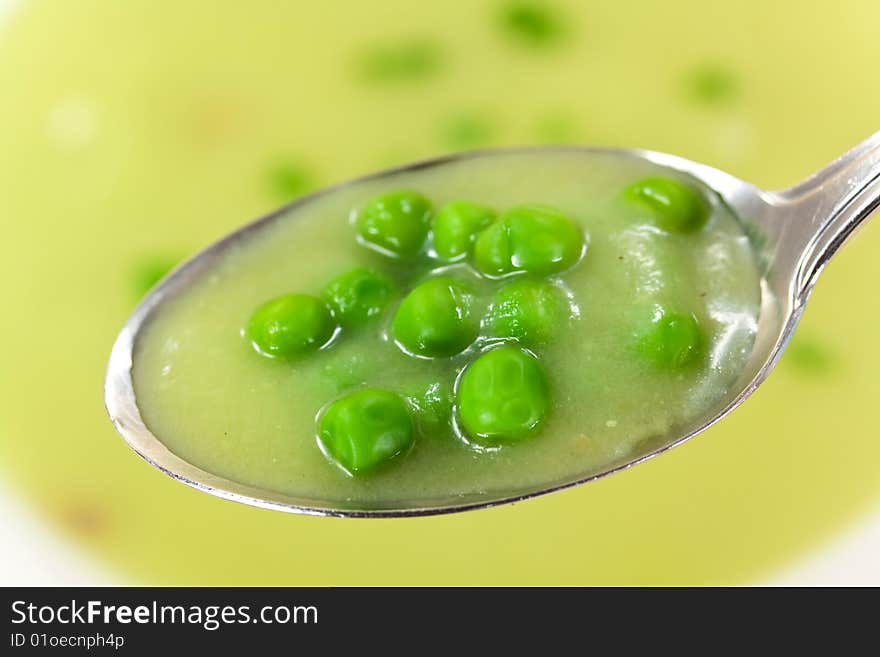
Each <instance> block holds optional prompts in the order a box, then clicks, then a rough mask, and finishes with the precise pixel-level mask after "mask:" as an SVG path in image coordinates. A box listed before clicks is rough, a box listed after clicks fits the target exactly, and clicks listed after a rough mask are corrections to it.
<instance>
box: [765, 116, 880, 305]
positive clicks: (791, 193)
mask: <svg viewBox="0 0 880 657" xmlns="http://www.w3.org/2000/svg"><path fill="white" fill-rule="evenodd" d="M775 196H776V197H777V199H778V200H779V201H780V202H781V205H783V206H785V207H786V210H787V212H786V214H787V215H788V216H787V217H786V220H787V221H792V222H797V225H798V230H797V232H798V233H799V234H800V235H802V236H803V238H804V246H803V251H802V255H801V258H800V262H799V266H798V270H797V274H796V276H795V279H794V284H795V290H794V292H795V299H796V300H797V301H798V303H799V304H800V303H803V302H805V301H806V299H807V297H808V296H809V294H810V291H811V290H812V289H813V286H814V285H815V284H816V279H817V278H818V277H819V274H820V273H822V270H823V269H824V268H825V265H827V264H828V261H829V260H831V257H832V256H833V255H834V254H835V253H836V252H837V250H838V249H839V248H840V247H841V246H843V244H844V243H845V242H846V241H847V240H848V239H849V238H850V237H851V236H852V235H853V234H854V233H855V231H856V229H857V228H858V227H859V226H861V225H862V223H863V222H864V221H865V220H867V219H868V217H870V216H872V215H873V214H874V213H875V211H876V210H877V208H878V207H880V132H877V133H875V134H874V135H872V136H871V137H869V138H868V139H866V140H865V141H864V142H862V143H861V144H859V145H858V146H856V147H855V148H853V149H852V150H851V151H849V152H848V153H846V154H844V155H843V156H841V157H840V158H838V159H837V160H835V161H834V162H832V163H831V164H829V165H828V166H827V167H825V168H824V169H822V170H821V171H819V172H817V173H815V174H814V175H812V176H811V177H810V178H808V179H807V180H805V181H804V182H802V183H800V184H799V185H796V186H794V187H792V188H790V189H787V190H784V191H781V192H777V193H776V194H775Z"/></svg>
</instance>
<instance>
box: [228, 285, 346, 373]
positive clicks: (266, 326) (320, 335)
mask: <svg viewBox="0 0 880 657" xmlns="http://www.w3.org/2000/svg"><path fill="white" fill-rule="evenodd" d="M335 330H336V322H334V320H333V316H332V315H331V314H330V310H329V309H328V308H327V306H326V305H325V304H324V302H323V301H321V300H320V299H317V298H315V297H313V296H309V295H307V294H286V295H284V296H282V297H278V298H276V299H272V300H271V301H267V302H266V303H264V304H263V305H262V306H260V307H259V308H257V310H256V311H255V312H254V314H253V315H251V318H250V320H249V321H248V323H247V326H246V327H245V333H246V335H247V337H248V338H249V339H250V341H251V344H252V345H253V346H254V348H255V349H256V350H257V351H259V352H260V353H261V354H263V355H264V356H270V357H273V358H294V357H297V356H303V355H305V354H308V353H311V352H313V351H317V350H318V349H320V348H321V347H322V346H324V345H325V344H327V342H328V341H329V340H330V338H331V337H333V332H334V331H335Z"/></svg>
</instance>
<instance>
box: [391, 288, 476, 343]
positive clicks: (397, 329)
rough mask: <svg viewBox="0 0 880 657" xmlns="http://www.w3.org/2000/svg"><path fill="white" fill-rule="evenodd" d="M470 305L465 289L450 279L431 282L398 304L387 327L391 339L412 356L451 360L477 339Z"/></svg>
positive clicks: (469, 298) (471, 303)
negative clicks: (447, 358)
mask: <svg viewBox="0 0 880 657" xmlns="http://www.w3.org/2000/svg"><path fill="white" fill-rule="evenodd" d="M473 305H474V295H473V294H472V293H471V291H470V288H469V287H467V286H466V285H464V284H463V283H460V282H459V281H456V280H454V279H451V278H446V277H443V276H440V277H438V278H433V279H431V280H429V281H427V282H425V283H422V284H421V285H419V286H418V287H416V288H415V289H414V290H413V291H412V292H410V293H409V294H408V295H407V296H406V298H404V300H403V302H401V304H400V307H399V308H398V309H397V313H396V314H395V315H394V321H393V322H392V325H391V330H392V333H393V334H394V339H395V340H396V341H397V344H398V345H400V346H401V347H402V348H403V349H404V350H405V351H407V352H408V353H410V354H413V355H416V356H424V357H446V356H453V355H455V354H457V353H459V352H460V351H463V350H464V349H466V348H467V347H468V346H469V345H470V344H471V343H472V342H473V341H474V339H476V337H477V333H478V331H479V326H478V320H477V318H476V317H475V313H474V312H473Z"/></svg>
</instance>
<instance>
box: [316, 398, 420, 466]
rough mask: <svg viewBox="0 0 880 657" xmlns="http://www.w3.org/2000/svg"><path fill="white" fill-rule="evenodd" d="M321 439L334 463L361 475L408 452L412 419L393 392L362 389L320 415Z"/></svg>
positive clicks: (412, 436)
mask: <svg viewBox="0 0 880 657" xmlns="http://www.w3.org/2000/svg"><path fill="white" fill-rule="evenodd" d="M318 440H319V441H320V443H321V446H322V447H323V448H324V453H325V454H327V456H329V457H330V458H331V459H333V461H335V462H336V463H338V464H339V465H340V466H342V467H343V468H344V469H345V470H346V471H347V472H349V473H351V474H359V473H362V472H366V471H368V470H372V469H373V468H375V467H377V466H379V465H382V464H383V463H386V462H388V461H390V460H391V459H393V458H394V457H396V456H399V455H400V454H403V453H404V452H405V451H406V450H407V449H409V447H410V446H411V445H412V443H413V440H414V431H413V423H412V418H411V417H410V414H409V409H408V408H407V407H406V403H405V402H404V401H403V400H402V399H401V398H400V397H398V396H397V395H395V394H394V393H393V392H388V391H387V390H377V389H375V388H368V389H366V390H359V391H358V392H354V393H351V394H350V395H346V396H345V397H343V398H342V399H338V400H336V401H335V402H333V403H332V404H330V406H328V407H327V409H326V410H325V411H324V412H323V413H322V414H321V417H320V418H319V420H318Z"/></svg>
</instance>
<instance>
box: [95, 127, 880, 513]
mask: <svg viewBox="0 0 880 657" xmlns="http://www.w3.org/2000/svg"><path fill="white" fill-rule="evenodd" d="M555 148H556V149H557V150H569V151H581V152H593V153H605V154H613V155H616V156H618V157H623V158H631V159H633V160H639V159H641V160H648V161H650V162H653V163H655V164H658V165H661V166H665V167H668V168H670V169H672V170H677V171H679V172H682V173H684V174H687V175H690V176H692V177H693V178H696V179H698V180H700V181H702V182H703V183H705V184H706V185H707V186H708V187H710V188H711V189H713V190H714V191H715V192H716V193H717V194H718V195H719V196H720V197H721V198H722V199H723V200H724V201H725V202H726V203H727V204H728V206H730V208H731V209H732V210H733V211H734V213H735V214H736V215H737V217H738V218H739V220H740V222H741V223H742V225H743V228H744V230H745V233H746V234H747V235H748V238H749V240H750V241H751V245H752V248H753V250H754V253H755V255H756V260H757V262H758V267H759V271H760V272H761V276H762V280H761V307H760V314H759V318H758V327H757V332H756V336H755V342H754V346H753V349H752V353H751V356H750V358H749V360H748V362H747V364H746V366H745V368H744V370H743V372H742V373H741V375H740V377H739V379H738V381H737V382H736V383H735V384H734V385H733V386H732V387H731V389H730V391H729V392H728V394H727V396H726V397H725V399H724V400H722V402H721V403H719V404H718V405H717V407H716V408H713V409H711V410H710V411H709V412H708V413H707V414H706V415H705V416H703V417H700V418H697V419H696V420H695V421H694V422H693V423H691V425H690V426H689V427H688V428H687V429H686V430H685V431H683V432H682V434H681V435H666V436H660V437H658V438H656V439H654V440H653V441H648V442H645V443H643V444H640V445H639V446H638V447H637V448H635V451H634V452H632V453H630V454H628V455H626V456H624V457H621V458H620V459H619V460H617V461H613V462H611V463H609V464H607V465H606V466H605V467H603V468H602V469H601V470H600V471H589V472H584V473H580V474H578V475H574V476H572V477H571V478H570V480H567V481H563V482H561V483H560V482H554V483H553V484H552V485H548V486H541V485H531V486H524V487H522V488H518V489H515V490H505V491H498V492H494V493H491V494H486V495H480V496H469V497H463V496H461V495H456V494H454V493H451V494H450V495H449V496H448V497H447V498H445V499H432V500H419V501H412V502H409V503H404V502H400V503H396V505H394V506H383V507H381V508H364V507H362V506H358V505H357V502H356V501H354V502H347V503H341V502H331V501H328V500H320V499H308V498H296V497H291V496H289V495H284V494H281V493H277V492H274V491H271V490H266V489H261V488H258V487H253V486H246V485H243V484H241V483H238V482H236V481H233V480H230V479H226V478H224V477H221V476H218V475H215V474H212V473H210V472H207V471H205V470H203V469H201V468H199V467H198V466H196V465H194V464H192V463H189V462H187V461H185V460H184V459H182V458H181V457H179V456H177V455H176V454H174V453H173V452H171V451H170V450H169V449H168V448H167V447H166V446H165V445H164V444H163V443H162V442H161V441H160V440H159V438H157V437H156V436H155V435H153V434H152V433H151V432H150V429H149V428H148V427H147V426H146V425H145V423H144V420H143V418H142V417H141V415H140V412H139V410H138V405H137V399H136V396H135V391H134V387H133V384H132V376H131V372H132V358H133V354H134V350H135V346H136V345H137V342H138V335H139V333H140V331H141V329H142V328H143V327H144V326H145V325H146V324H147V322H148V321H149V320H150V318H151V317H152V316H153V315H154V314H155V313H156V312H157V311H158V310H159V309H160V308H161V307H162V305H163V304H164V303H166V302H167V301H168V300H169V299H172V298H173V297H174V296H175V295H177V294H178V292H180V291H181V290H183V289H185V288H186V287H187V285H188V284H189V283H190V282H191V281H192V280H194V278H196V277H197V276H198V275H200V273H202V272H203V271H205V270H206V268H208V267H210V266H211V265H212V263H214V262H215V261H216V260H217V259H218V258H219V257H220V256H221V255H222V254H223V253H224V252H225V251H226V250H227V249H229V248H230V247H231V246H234V245H236V244H237V243H239V242H240V241H241V240H242V239H244V238H246V237H247V236H248V235H249V234H251V233H253V232H254V231H258V230H260V229H262V228H264V227H265V226H267V225H269V224H272V223H273V222H276V221H279V220H281V219H283V218H284V217H285V216H286V215H287V214H288V213H289V211H291V210H292V209H294V208H298V207H300V206H301V205H304V204H307V203H309V202H310V200H311V199H314V198H316V197H320V196H323V195H326V194H332V193H333V192H334V191H337V190H339V189H340V188H343V187H345V186H348V185H352V184H356V183H358V182H360V181H352V182H349V183H343V184H342V185H339V186H336V187H331V188H329V189H327V190H324V191H321V192H318V193H317V194H314V195H312V196H309V197H306V198H303V199H300V200H298V201H296V202H294V203H293V204H291V205H289V206H287V207H285V208H282V209H281V210H279V211H277V212H275V213H273V214H271V215H269V216H267V217H264V218H262V219H260V220H258V221H256V222H254V223H251V224H249V225H247V226H245V227H244V228H241V229H240V230H238V231H236V232H235V233H233V234H231V235H229V236H228V237H226V238H225V239H223V240H221V241H220V242H217V243H216V244H214V245H213V246H210V247H208V248H207V249H206V250H204V251H202V252H201V253H199V254H198V255H196V256H195V257H193V258H192V259H191V260H189V261H188V262H186V263H184V264H183V265H181V266H180V267H178V268H177V269H176V270H175V271H174V272H172V273H171V274H170V275H169V276H168V277H166V278H165V279H164V280H163V281H162V282H161V283H160V284H159V285H158V286H157V287H156V288H154V289H153V291H152V292H151V293H150V294H149V295H148V296H147V297H146V298H145V299H144V300H143V302H142V303H141V304H140V306H139V307H138V308H137V309H136V310H135V312H134V314H133V315H132V316H131V318H130V319H129V320H128V322H127V323H126V325H125V326H124V327H123V329H122V332H121V333H120V334H119V336H118V338H117V339H116V343H115V344H114V346H113V350H112V352H111V355H110V362H109V365H108V368H107V378H106V381H105V386H104V395H105V404H106V406H107V411H108V413H109V415H110V419H111V420H112V422H113V424H114V426H115V427H116V429H117V431H118V432H119V433H120V434H121V435H122V437H123V439H124V440H125V441H126V442H127V443H128V445H129V446H130V447H131V448H132V449H133V450H134V451H135V452H137V453H138V454H139V455H140V456H141V457H143V458H144V459H145V460H146V461H147V462H149V463H150V464H152V465H153V466H154V467H156V468H158V469H159V470H161V471H162V472H164V473H166V474H168V475H169V476H171V477H173V478H174V479H177V480H178V481H181V482H183V483H185V484H187V485H189V486H192V487H193V488H196V489H198V490H201V491H204V492H206V493H210V494H212V495H216V496H217V497H221V498H224V499H228V500H232V501H235V502H240V503H243V504H249V505H252V506H256V507H261V508H266V509H274V510H278V511H286V512H291V513H302V514H310V515H330V516H345V517H380V516H382V517H391V516H417V515H430V514H439V513H449V512H453V511H463V510H467V509H476V508H481V507H490V506H495V505H498V504H503V503H507V502H515V501H518V500H522V499H526V498H529V497H534V496H536V495H541V494H544V493H549V492H552V491H555V490H560V489H563V488H568V487H570V486H574V485H577V484H582V483H586V482H588V481H593V480H595V479H599V478H600V477H604V476H606V475H609V474H611V473H613V472H618V471H620V470H625V469H627V468H630V467H632V466H633V465H636V464H638V463H642V462H644V461H646V460H648V459H649V458H652V457H654V456H656V455H658V454H660V453H662V452H665V451H666V450H668V449H670V448H671V447H674V446H676V445H679V444H681V443H683V442H685V441H686V440H689V439H690V438H693V437H694V436H695V435H697V434H698V433H700V432H702V431H704V430H706V429H707V428H709V427H710V426H712V425H713V424H715V423H716V422H718V421H719V420H721V419H722V418H723V417H725V416H726V415H727V414H728V413H730V412H731V411H733V410H734V409H735V408H736V407H738V406H739V405H740V404H742V403H743V402H744V401H745V400H746V399H747V398H748V397H749V396H750V395H751V394H752V393H753V392H754V391H755V389H757V387H758V386H759V385H760V384H761V383H762V382H763V381H764V380H765V379H766V378H767V376H768V375H769V374H770V372H771V371H772V370H773V368H774V366H775V365H776V363H777V362H778V361H779V358H780V356H781V355H782V352H783V351H784V350H785V348H786V346H787V345H788V343H789V341H790V340H791V337H792V334H793V332H794V330H795V328H796V327H797V324H798V322H799V320H800V318H801V315H802V314H803V311H804V306H805V304H806V302H807V300H808V298H809V296H810V293H811V291H812V289H813V286H814V285H815V283H816V280H817V278H818V276H819V274H820V273H821V272H822V270H823V269H824V268H825V266H826V265H827V264H828V262H829V260H830V259H831V257H832V256H833V255H834V254H835V253H836V252H837V250H838V249H839V248H840V247H841V246H842V245H843V244H844V243H845V242H846V241H847V240H848V239H849V237H850V236H851V235H852V234H853V233H854V232H855V230H856V229H857V228H858V227H859V226H860V225H861V224H862V223H863V222H864V221H865V220H866V219H867V218H868V217H869V216H871V215H872V214H873V213H874V211H875V210H876V209H877V208H878V206H880V132H878V133H876V134H874V135H873V136H872V137H870V138H869V139H868V140H866V141H865V142H863V143H862V144H860V145H859V146H856V147H855V148H854V149H852V150H851V151H849V152H848V153H846V154H845V155H844V156H842V157H841V158H839V159H837V160H835V161H834V162H832V163H831V164H829V165H828V166H827V167H826V168H824V169H822V170H821V171H819V172H818V173H816V174H815V175H813V176H811V177H810V178H808V179H807V180H806V181H804V182H802V183H801V184H799V185H796V186H794V187H791V188H789V189H786V190H783V191H776V192H766V191H762V190H760V189H758V188H756V187H754V186H752V185H750V184H748V183H746V182H743V181H742V180H739V179H737V178H734V177H733V176H731V175H729V174H727V173H724V172H723V171H719V170H717V169H714V168H712V167H709V166H706V165H704V164H698V163H695V162H691V161H688V160H685V159H682V158H680V157H675V156H672V155H666V154H662V153H655V152H650V151H642V150H616V149H585V148H578V147H567V148H566V147H555ZM503 152H510V151H509V150H508V151H497V150H496V151H491V150H490V151H476V152H471V153H466V154H461V155H453V156H449V157H444V158H439V159H435V160H429V161H425V162H419V163H416V164H411V165H408V166H404V167H400V168H397V169H392V170H388V171H384V172H380V173H377V174H374V175H372V176H369V177H368V178H366V179H381V178H383V177H387V176H391V175H394V174H397V173H400V172H404V171H412V170H416V169H427V168H431V167H442V166H444V165H445V164H448V163H452V162H458V161H461V160H464V159H469V158H483V157H491V156H492V155H493V153H495V154H497V153H503ZM366 179H361V180H366Z"/></svg>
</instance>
